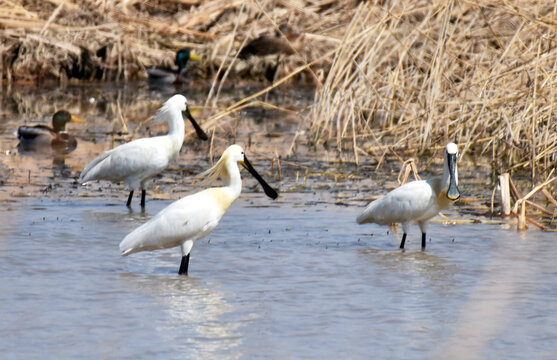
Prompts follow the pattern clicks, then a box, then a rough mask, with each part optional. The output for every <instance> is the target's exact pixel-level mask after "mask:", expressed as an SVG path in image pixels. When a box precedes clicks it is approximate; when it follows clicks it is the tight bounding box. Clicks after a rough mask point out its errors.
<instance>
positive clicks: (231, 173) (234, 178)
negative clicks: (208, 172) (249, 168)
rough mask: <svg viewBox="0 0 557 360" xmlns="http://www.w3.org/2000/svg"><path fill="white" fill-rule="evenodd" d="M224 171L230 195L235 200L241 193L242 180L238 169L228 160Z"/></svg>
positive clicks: (234, 163)
mask: <svg viewBox="0 0 557 360" xmlns="http://www.w3.org/2000/svg"><path fill="white" fill-rule="evenodd" d="M226 170H227V172H228V186H227V188H228V189H229V191H230V194H231V195H232V197H233V198H234V200H236V199H237V198H238V196H240V193H241V192H242V178H241V176H240V169H239V168H238V164H237V163H236V162H235V161H233V160H228V162H227V163H226Z"/></svg>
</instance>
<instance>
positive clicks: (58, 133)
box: [17, 110, 83, 153]
mask: <svg viewBox="0 0 557 360" xmlns="http://www.w3.org/2000/svg"><path fill="white" fill-rule="evenodd" d="M68 122H83V120H81V119H79V118H77V117H75V116H73V115H71V114H70V113H69V112H67V111H66V110H60V111H57V112H56V113H55V114H54V115H53V116H52V127H49V126H46V125H35V126H20V127H19V128H18V129H17V138H18V139H19V148H20V149H22V150H44V149H47V148H50V149H52V150H54V151H56V152H61V153H69V152H71V151H73V150H74V149H75V148H76V146H77V140H76V139H75V137H74V136H72V135H70V134H68V133H67V132H66V124H67V123H68Z"/></svg>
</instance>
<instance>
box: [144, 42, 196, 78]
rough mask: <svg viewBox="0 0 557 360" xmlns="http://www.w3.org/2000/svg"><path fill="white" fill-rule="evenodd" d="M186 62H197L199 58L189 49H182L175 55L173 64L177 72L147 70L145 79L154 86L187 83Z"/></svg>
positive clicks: (167, 69) (166, 69)
mask: <svg viewBox="0 0 557 360" xmlns="http://www.w3.org/2000/svg"><path fill="white" fill-rule="evenodd" d="M188 60H195V61H199V60H201V58H200V57H199V56H198V55H196V54H194V53H193V52H192V51H191V50H190V49H188V48H184V49H181V50H179V51H178V52H177V53H176V59H175V61H174V63H175V64H176V66H178V70H174V69H170V68H149V69H147V78H148V79H149V81H150V82H152V83H155V84H180V83H185V82H187V77H186V64H187V63H188Z"/></svg>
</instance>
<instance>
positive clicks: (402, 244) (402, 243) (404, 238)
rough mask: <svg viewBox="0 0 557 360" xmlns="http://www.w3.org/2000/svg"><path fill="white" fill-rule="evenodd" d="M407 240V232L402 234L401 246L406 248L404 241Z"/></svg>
mask: <svg viewBox="0 0 557 360" xmlns="http://www.w3.org/2000/svg"><path fill="white" fill-rule="evenodd" d="M405 242H406V233H404V234H402V241H401V242H400V248H401V249H404V243H405Z"/></svg>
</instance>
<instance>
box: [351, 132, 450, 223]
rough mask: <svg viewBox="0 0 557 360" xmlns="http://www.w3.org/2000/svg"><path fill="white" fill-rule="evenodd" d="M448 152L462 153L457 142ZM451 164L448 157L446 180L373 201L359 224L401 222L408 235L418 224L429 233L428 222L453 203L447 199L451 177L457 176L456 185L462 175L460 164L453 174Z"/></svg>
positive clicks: (405, 187) (398, 190)
mask: <svg viewBox="0 0 557 360" xmlns="http://www.w3.org/2000/svg"><path fill="white" fill-rule="evenodd" d="M445 150H446V153H447V154H451V155H456V154H458V148H457V146H456V144H454V143H449V144H448V145H447V147H446V149H445ZM448 161H449V160H448V157H447V156H445V162H444V166H443V167H444V171H443V177H442V178H434V179H431V180H427V181H426V180H420V181H413V182H410V183H407V184H404V185H402V186H400V187H398V188H396V189H394V190H393V191H391V192H389V193H388V194H387V195H385V196H384V197H382V198H380V199H377V200H375V201H372V202H371V203H370V204H369V205H368V206H367V207H366V208H365V209H364V211H362V213H361V214H360V215H359V216H358V217H357V219H356V220H357V222H358V223H360V224H364V223H376V224H379V225H390V224H394V223H401V224H402V227H403V230H404V233H405V234H406V233H407V232H408V230H409V228H410V225H411V224H412V223H413V222H417V223H418V225H419V226H420V229H421V230H422V233H425V232H426V231H427V225H428V220H429V219H431V218H433V217H434V216H436V215H437V214H438V213H439V212H440V211H441V210H443V209H446V208H448V207H449V206H450V204H451V203H452V201H453V200H451V199H449V198H448V197H447V191H448V189H449V185H450V181H451V177H454V179H453V181H454V184H455V186H456V184H457V182H458V173H457V170H456V163H455V165H454V166H455V168H454V171H453V173H451V172H450V170H449V164H448ZM457 191H458V190H457Z"/></svg>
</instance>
